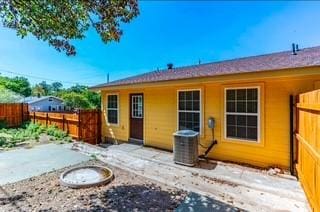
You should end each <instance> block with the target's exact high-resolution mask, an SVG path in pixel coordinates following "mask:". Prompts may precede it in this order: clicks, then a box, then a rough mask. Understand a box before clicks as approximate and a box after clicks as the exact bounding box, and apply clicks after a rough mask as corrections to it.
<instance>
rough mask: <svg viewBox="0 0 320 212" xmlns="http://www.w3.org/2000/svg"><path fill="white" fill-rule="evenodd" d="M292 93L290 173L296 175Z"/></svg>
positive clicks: (291, 98) (291, 101) (291, 99)
mask: <svg viewBox="0 0 320 212" xmlns="http://www.w3.org/2000/svg"><path fill="white" fill-rule="evenodd" d="M293 98H294V97H293V95H290V103H289V104H290V174H291V175H295V171H294V107H295V105H294V100H293Z"/></svg>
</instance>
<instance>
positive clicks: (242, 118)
mask: <svg viewBox="0 0 320 212" xmlns="http://www.w3.org/2000/svg"><path fill="white" fill-rule="evenodd" d="M246 125H247V116H239V115H238V116H237V126H244V127H245V126H246Z"/></svg>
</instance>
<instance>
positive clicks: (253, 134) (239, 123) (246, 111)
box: [225, 88, 259, 141]
mask: <svg viewBox="0 0 320 212" xmlns="http://www.w3.org/2000/svg"><path fill="white" fill-rule="evenodd" d="M225 98H226V121H225V122H226V136H227V138H235V139H242V140H250V141H257V140H258V130H259V129H258V118H259V110H258V105H259V104H258V101H259V89H258V88H241V89H227V90H226V96H225Z"/></svg>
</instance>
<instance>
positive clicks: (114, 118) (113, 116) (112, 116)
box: [108, 110, 118, 124]
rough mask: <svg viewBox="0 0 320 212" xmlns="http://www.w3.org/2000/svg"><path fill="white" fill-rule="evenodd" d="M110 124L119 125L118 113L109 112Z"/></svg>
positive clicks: (114, 111)
mask: <svg viewBox="0 0 320 212" xmlns="http://www.w3.org/2000/svg"><path fill="white" fill-rule="evenodd" d="M108 123H112V124H117V123H118V111H117V110H108Z"/></svg>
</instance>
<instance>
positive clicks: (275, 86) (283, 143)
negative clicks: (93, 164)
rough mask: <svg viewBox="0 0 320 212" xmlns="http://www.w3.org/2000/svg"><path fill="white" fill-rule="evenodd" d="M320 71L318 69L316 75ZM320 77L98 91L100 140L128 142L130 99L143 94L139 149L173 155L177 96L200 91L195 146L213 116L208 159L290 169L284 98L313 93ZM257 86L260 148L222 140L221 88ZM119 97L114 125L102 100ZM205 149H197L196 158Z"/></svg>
mask: <svg viewBox="0 0 320 212" xmlns="http://www.w3.org/2000/svg"><path fill="white" fill-rule="evenodd" d="M319 71H320V70H319ZM319 80H320V74H318V75H313V76H301V75H300V76H287V75H283V76H277V77H266V75H263V74H255V75H249V76H243V75H242V76H229V77H226V78H225V79H224V78H222V79H221V80H219V81H212V82H198V81H197V80H189V81H184V82H181V81H180V82H178V81H177V82H170V85H166V83H162V84H160V85H159V86H148V87H145V88H144V89H141V88H125V89H112V90H103V91H102V104H103V105H102V108H103V110H104V111H103V116H104V121H103V124H102V135H103V136H105V137H108V138H109V139H111V140H119V141H127V140H128V139H129V109H130V107H129V94H130V93H143V94H144V144H145V145H148V146H153V147H158V148H162V149H167V150H172V148H173V136H172V134H173V133H174V132H175V131H176V130H177V128H178V124H177V116H178V115H177V98H178V97H177V91H178V90H181V89H201V99H202V108H201V109H202V111H201V115H202V123H201V125H202V128H201V136H200V142H201V144H203V145H204V146H208V145H209V144H210V142H211V140H212V138H213V137H212V131H211V129H209V128H208V127H207V124H208V123H207V122H208V118H209V117H214V118H215V121H216V127H215V128H214V131H213V132H214V137H215V139H217V141H218V144H217V145H216V146H214V148H213V149H212V150H211V152H210V153H209V157H210V158H212V159H218V160H225V161H235V162H240V163H248V164H252V165H255V166H260V167H267V166H279V167H282V168H288V167H289V157H290V155H289V127H290V123H289V115H290V114H289V96H290V95H297V94H299V93H302V92H306V91H309V90H312V89H314V87H315V86H317V81H319ZM243 86H244V87H247V86H259V87H260V97H261V98H260V124H261V126H260V128H261V139H260V142H259V143H253V142H251V143H250V142H243V141H234V140H230V139H226V138H225V136H224V121H225V120H224V98H225V97H224V89H225V88H230V87H231V88H232V87H243ZM114 93H116V94H118V95H119V98H120V99H119V104H120V111H119V114H120V117H119V124H118V125H108V124H107V121H106V103H107V101H106V96H107V95H108V94H114ZM204 151H205V149H204V148H200V154H201V153H204Z"/></svg>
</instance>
